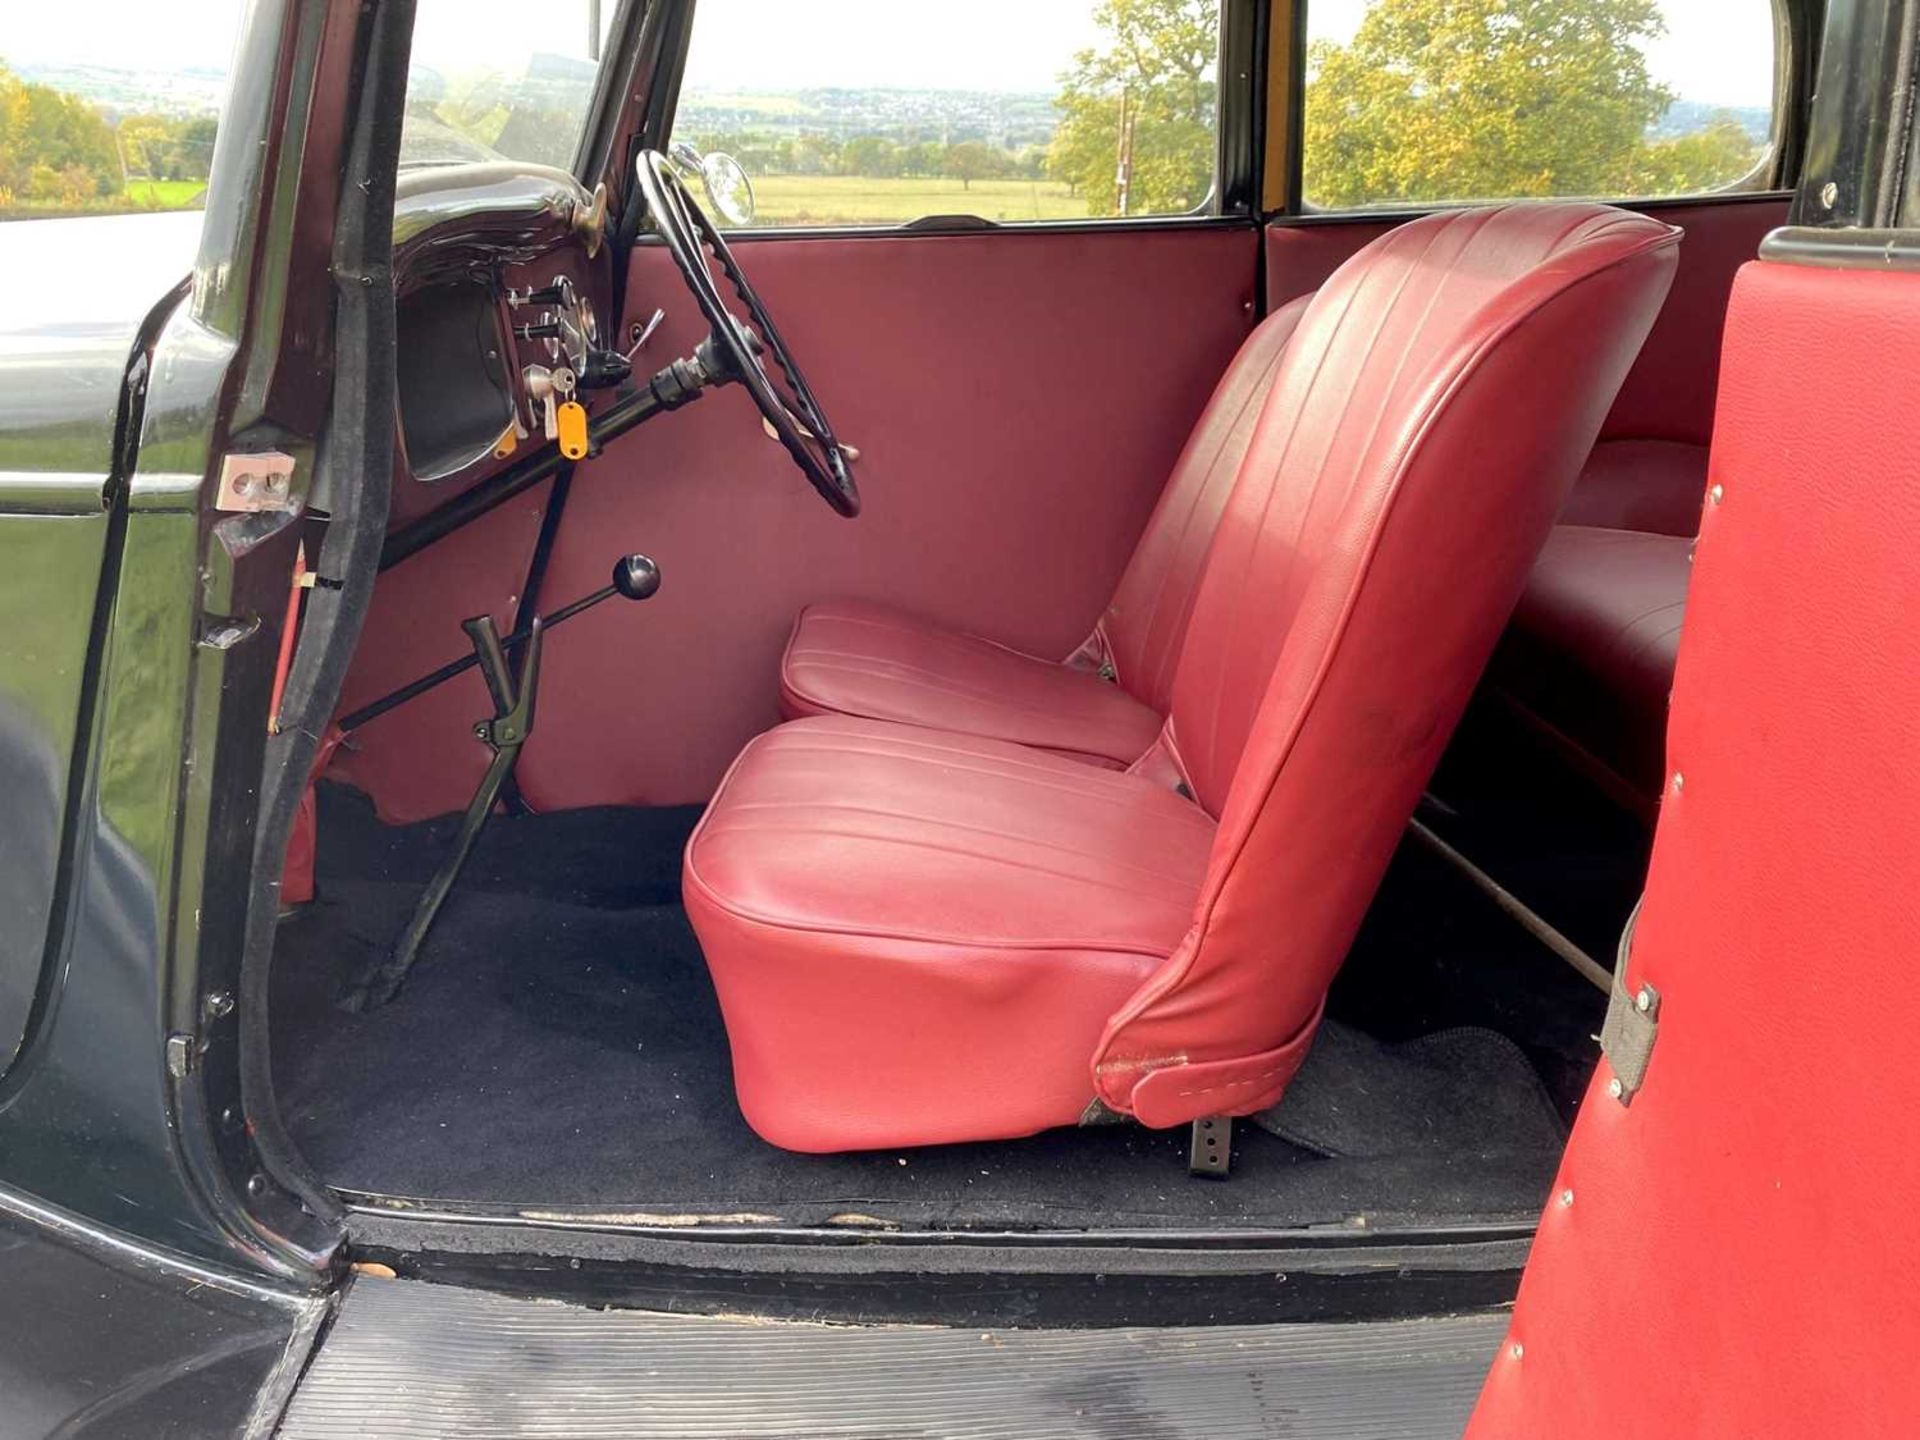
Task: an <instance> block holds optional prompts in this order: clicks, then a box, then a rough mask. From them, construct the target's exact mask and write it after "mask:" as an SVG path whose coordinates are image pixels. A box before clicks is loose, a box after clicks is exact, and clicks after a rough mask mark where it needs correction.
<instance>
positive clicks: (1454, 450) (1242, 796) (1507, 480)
mask: <svg viewBox="0 0 1920 1440" xmlns="http://www.w3.org/2000/svg"><path fill="white" fill-rule="evenodd" d="M1676 242H1677V234H1676V232H1673V231H1671V230H1670V229H1668V228H1667V227H1665V226H1661V225H1658V224H1656V223H1654V222H1652V221H1649V220H1646V219H1644V218H1641V217H1633V216H1628V215H1625V214H1622V213H1621V212H1618V211H1614V210H1608V209H1604V208H1602V207H1597V206H1539V207H1534V206H1525V207H1509V208H1506V209H1502V210H1498V211H1492V212H1488V211H1478V212H1463V213H1457V214H1452V215H1444V216H1435V217H1431V218H1429V219H1427V220H1423V221H1416V222H1414V223H1413V224H1411V225H1408V226H1406V227H1403V228H1402V229H1400V230H1398V231H1396V232H1394V234H1393V235H1391V236H1389V237H1388V238H1387V239H1386V240H1384V241H1383V242H1382V243H1381V246H1380V247H1379V248H1376V249H1374V250H1371V251H1369V252H1367V254H1366V255H1365V256H1364V257H1362V258H1361V259H1360V261H1359V262H1358V263H1356V264H1354V265H1351V266H1349V267H1347V268H1345V269H1343V270H1342V271H1341V272H1340V273H1339V274H1337V275H1336V276H1335V277H1334V278H1333V279H1332V280H1331V281H1329V282H1328V285H1327V286H1326V288H1325V289H1324V290H1323V291H1322V292H1321V293H1320V295H1319V296H1318V297H1317V299H1316V300H1315V301H1314V304H1313V306H1312V308H1311V309H1310V310H1309V311H1308V313H1307V315H1306V317H1305V318H1304V319H1303V320H1302V321H1301V324H1300V327H1299V330H1298V331H1297V333H1296V335H1295V337H1294V340H1293V343H1292V345H1291V346H1290V347H1289V349H1288V351H1287V355H1286V358H1285V359H1284V361H1283V362H1282V365H1281V369H1280V372H1279V376H1278V379H1277V382H1276V384H1275V387H1274V391H1273V395H1272V397H1271V399H1270V400H1269V401H1268V404H1267V408H1266V410H1265V411H1264V412H1263V414H1262V416H1261V419H1260V422H1259V426H1258V430H1257V433H1256V435H1255V437H1254V440H1253V444H1252V448H1251V450H1250V451H1249V454H1248V457H1247V461H1246V465H1245V468H1244V469H1243V472H1242V475H1241V479H1240V481H1239V482H1238V484H1237V485H1236V487H1235V489H1234V492H1233V495H1232V498H1231V499H1230V500H1229V502H1228V504H1227V506H1226V510H1225V513H1224V515H1223V517H1222V521H1221V525H1220V527H1219V531H1218V534H1217V536H1216V538H1215V541H1214V546H1213V549H1212V551H1211V553H1210V555H1209V557H1208V560H1207V566H1206V571H1205V574H1204V577H1203V578H1202V580H1201V582H1200V587H1199V593H1198V596H1197V599H1196V601H1195V605H1194V611H1193V618H1192V623H1191V625H1190V627H1189V630H1188V633H1187V640H1186V644H1185V646H1184V649H1183V651H1182V654H1181V659H1180V664H1179V670H1178V675H1177V678H1176V680H1175V684H1174V692H1173V710H1172V716H1171V719H1170V721H1169V725H1168V740H1169V748H1170V749H1171V751H1172V752H1173V754H1174V755H1175V756H1176V757H1177V762H1178V766H1179V768H1180V770H1181V771H1182V773H1183V774H1184V776H1185V777H1186V779H1187V781H1188V782H1189V784H1190V785H1191V788H1192V790H1193V792H1194V794H1195V796H1196V797H1197V799H1198V800H1199V802H1200V803H1201V804H1202V805H1203V806H1204V807H1205V808H1206V809H1207V810H1208V811H1209V812H1210V813H1212V814H1215V815H1217V816H1219V817H1220V819H1221V822H1222V823H1221V828H1220V832H1219V838H1218V839H1217V841H1216V843H1215V847H1214V852H1213V858H1212V862H1211V865H1210V868H1209V874H1208V878H1207V881H1206V885H1205V887H1204V890H1203V893H1202V896H1201V898H1200V902H1199V906H1198V910H1197V918H1196V922H1195V926H1194V929H1193V930H1192V932H1190V934H1189V935H1188V937H1187V939H1186V941H1185V942H1184V943H1183V944H1182V946H1181V947H1180V949H1179V950H1177V951H1176V952H1175V953H1174V955H1173V956H1172V957H1171V958H1170V959H1169V960H1168V961H1167V962H1166V963H1165V964H1164V965H1163V966H1162V967H1161V968H1160V970H1159V971H1157V972H1156V973H1155V975H1154V976H1153V977H1152V978H1150V979H1149V980H1148V982H1147V983H1146V984H1145V985H1144V986H1143V987H1142V989H1141V990H1140V991H1139V992H1138V993H1137V994H1136V995H1135V996H1134V998H1133V999H1132V1000H1131V1001H1130V1002H1129V1003H1128V1004H1127V1005H1126V1006H1124V1007H1123V1008H1122V1009H1121V1010H1120V1011H1119V1013H1118V1014H1117V1015H1116V1016H1115V1017H1114V1020H1113V1022H1112V1023H1111V1024H1110V1025H1109V1026H1108V1029H1107V1033H1106V1035H1105V1037H1104V1038H1103V1040H1102V1043H1101V1046H1100V1048H1099V1050H1098V1051H1097V1052H1096V1056H1095V1078H1096V1084H1097V1086H1098V1089H1099V1091H1100V1094H1101V1097H1102V1098H1103V1099H1104V1100H1105V1101H1106V1102H1107V1103H1108V1104H1109V1105H1112V1106H1113V1107H1114V1108H1116V1109H1122V1110H1129V1111H1132V1112H1133V1113H1135V1114H1137V1115H1138V1116H1140V1118H1141V1119H1142V1120H1144V1121H1146V1122H1147V1123H1149V1124H1158V1125H1165V1124H1172V1123H1178V1122H1180V1121H1182V1120H1186V1119H1192V1118H1195V1117H1197V1116H1199V1115H1205V1114H1209V1113H1222V1112H1223V1113H1239V1114H1244V1113H1248V1112H1250V1111H1252V1110H1255V1109H1260V1108H1263V1107H1264V1106H1266V1105H1268V1104H1271V1103H1272V1102H1273V1101H1274V1100H1275V1099H1277V1098H1278V1096H1279V1094H1280V1093H1281V1091H1282V1090H1284V1088H1285V1085H1286V1082H1287V1080H1288V1079H1290V1078H1291V1075H1292V1071H1293V1068H1294V1067H1295V1066H1297V1064H1298V1062H1299V1059H1300V1058H1302V1057H1303V1056H1304V1053H1305V1042H1306V1039H1307V1038H1308V1036H1309V1035H1310V1033H1311V1027H1312V1024H1313V1022H1314V1020H1315V1019H1316V1017H1317V1014H1318V1010H1319V1006H1320V1003H1321V1000H1322V997H1323V996H1324V994H1325V992H1326V988H1327V985H1328V983H1329V982H1330V981H1331V979H1332V976H1333V973H1334V971H1335V970H1336V969H1337V968H1338V966H1339V963H1340V961H1341V959H1342V958H1343V957H1344V955H1345V953H1346V949H1347V946H1348V945H1349V943H1350V942H1351V940H1352V937H1353V933H1354V931H1355V930H1356V929H1357V927H1358V925H1359V921H1360V918H1361V915H1362V914H1363V913H1364V911H1365V908H1366V906H1367V904H1368V902H1369V901H1370V899H1371V897H1372V895H1373V893H1374V890H1375V889H1376V888H1377V886H1378V883H1379V879H1380V876H1381V874H1382V872H1383V871H1384V870H1385V867H1386V863H1387V860H1388V858H1389V857H1390V856H1391V854H1392V852H1393V849H1394V846H1395V844H1396V843H1397V842H1398V840H1399V837H1400V835H1401V833H1402V831H1403V830H1404V828H1405V825H1406V820H1407V816H1408V815H1409V814H1410V813H1411V811H1412V809H1413V805H1414V802H1415V800H1416V799H1417V797H1418V795H1419V791H1420V788H1421V786H1422V785H1423V784H1424V783H1425V781H1426V779H1427V776H1428V775H1429V774H1430V772H1431V770H1432V768H1433V765H1434V763H1435V762H1436V761H1437V759H1438V757H1439V753H1440V750H1441V748H1442V746H1443V745H1444V743H1445V741H1446V739H1447V737H1448V735H1449V733H1450V732H1451V730H1452V728H1453V726H1454V723H1455V722H1456V720H1457V719H1458V716H1459V713H1460V711H1461V709H1462V708H1463V707H1464V705H1465V703H1466V699H1467V697H1468V695H1469V693H1470V692H1471V689H1472V687H1473V684H1474V682H1475V681H1476V680H1477V678H1478V676H1479V674H1480V671H1481V669H1482V668H1483V667H1484V664H1485V661H1486V658H1487V655H1488V653H1489V651H1490V650H1491V649H1492V646H1493V643H1494V641H1495V639H1496V638H1497V636H1498V634H1499V632H1500V628H1501V626H1502V625H1503V624H1504V623H1505V621H1506V619H1507V616H1508V614H1509V613H1510V612H1511V610H1512V608H1513V604H1514V602H1515V600H1516V599H1517V597H1518V595H1519V593H1520V590H1521V587H1522V585H1523V584H1524V582H1525V578H1526V575H1527V571H1528V568H1529V566H1530V565H1531V564H1532V561H1533V558H1534V556H1535V555H1536V554H1537V553H1538V551H1539V549H1540V546H1541V544H1542V542H1543V541H1544V539H1545V537H1546V534H1547V531H1548V528H1549V527H1550V525H1551V524H1552V522H1553V517H1554V515H1555V514H1556V513H1557V511H1558V510H1559V508H1560V505H1561V503H1562V501H1563V500H1564V499H1565V495H1566V491H1567V489H1568V487H1569V486H1570V485H1571V484H1572V481H1573V478H1574V475H1575V473H1576V472H1577V471H1578V469H1579V466H1580V463H1581V461H1582V460H1583V459H1584V458H1585V456H1586V455H1587V453H1588V451H1589V450H1590V449H1591V448H1592V445H1593V441H1594V437H1595V435H1596V434H1597V433H1598V431H1599V429H1600V425H1601V422H1602V420H1603V419H1604V417H1605V415H1606V412H1607V409H1608V407H1609V405H1611V403H1612V401H1613V397H1614V394H1615V392H1616V391H1617V389H1618V387H1619V384H1620V381H1621V378H1622V377H1623V376H1624V375H1625V373H1626V371H1627V368H1628V367H1629V366H1630V365H1631V364H1632V362H1633V359H1634V356H1635V355H1636V354H1637V353H1638V350H1639V348H1640V345H1641V342H1642V340H1643V339H1644V338H1645V335H1646V333H1647V329H1648V327H1649V326H1650V325H1651V324H1652V322H1653V318H1654V316H1655V314H1656V313H1657V312H1658V310H1659V307H1660V304H1661V301H1662V300H1663V298H1664V296H1665V294H1666V290H1667V286H1668V284H1669V283H1670V281H1671V278H1672V274H1673V268H1674V258H1675V248H1676Z"/></svg>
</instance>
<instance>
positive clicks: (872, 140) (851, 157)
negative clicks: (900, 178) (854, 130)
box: [840, 135, 900, 180]
mask: <svg viewBox="0 0 1920 1440" xmlns="http://www.w3.org/2000/svg"><path fill="white" fill-rule="evenodd" d="M840 170H841V173H842V174H845V175H864V176H866V177H867V178H869V179H876V180H891V179H892V178H893V177H895V176H896V175H898V174H899V173H900V147H899V146H897V145H895V144H894V143H893V141H891V140H889V139H887V138H886V136H884V135H856V136H854V138H853V139H851V140H849V141H847V143H846V144H845V145H844V146H843V147H842V148H841V151H840Z"/></svg>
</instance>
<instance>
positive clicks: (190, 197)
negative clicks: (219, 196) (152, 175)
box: [127, 180, 207, 210]
mask: <svg viewBox="0 0 1920 1440" xmlns="http://www.w3.org/2000/svg"><path fill="white" fill-rule="evenodd" d="M206 188H207V182H206V181H204V180H129V181H128V182H127V199H129V200H131V201H132V202H133V203H134V204H135V205H137V206H140V207H141V208H143V209H152V210H184V209H186V208H187V206H189V205H191V204H192V203H193V202H194V201H195V200H198V199H199V198H200V192H201V191H202V190H205V189H206Z"/></svg>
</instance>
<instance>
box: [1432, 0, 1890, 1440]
mask: <svg viewBox="0 0 1920 1440" xmlns="http://www.w3.org/2000/svg"><path fill="white" fill-rule="evenodd" d="M1834 15H1835V27H1834V29H1833V31H1832V32H1831V33H1830V35H1829V41H1828V45H1827V50H1826V54H1825V57H1824V61H1823V73H1822V75H1821V80H1820V86H1819V95H1820V101H1819V104H1820V107H1821V109H1820V112H1819V113H1818V114H1817V115H1816V117H1815V127H1814V133H1813V137H1812V145H1811V149H1810V166H1809V172H1808V175H1809V178H1808V179H1807V180H1806V182H1805V185H1804V187H1803V190H1802V193H1801V197H1800V199H1799V201H1798V204H1797V207H1796V211H1795V214H1794V217H1793V218H1794V222H1795V223H1794V224H1792V225H1790V226H1789V227H1788V228H1786V229H1783V230H1780V231H1778V232H1776V233H1775V234H1774V235H1773V236H1772V237H1770V238H1769V240H1768V241H1767V243H1766V245H1765V247H1764V248H1763V251H1762V258H1761V259H1760V260H1759V261H1758V262H1755V263H1753V264H1750V265H1748V266H1747V267H1746V269H1745V270H1744V271H1743V272H1742V273H1741V275H1740V277H1739V280H1738V282H1737V284H1736V286H1735V289H1734V296H1733V305H1732V309H1731V312H1730V314H1729V317H1728V325H1727V341H1726V354H1725V357H1724V362H1723V369H1722V377H1721V384H1720V401H1719V414H1718V421H1717V428H1716V433H1715V437H1714V447H1713V457H1712V469H1711V476H1710V489H1709V494H1708V504H1707V509H1706V516H1705V521H1704V525H1703V529H1702V531H1701V535H1700V541H1699V546H1698V551H1697V555H1696V563H1695V575H1694V581H1693V588H1692V598H1691V599H1690V601H1689V610H1688V614H1687V621H1686V630H1685V633H1684V636H1683V639H1682V641H1681V648H1680V661H1679V671H1678V676H1677V680H1676V683H1675V688H1674V693H1673V710H1672V719H1671V724H1670V728H1669V732H1668V746H1667V753H1668V767H1667V782H1666V791H1665V797H1664V800H1663V808H1662V811H1661V815H1660V822H1659V830H1658V834H1657V837H1656V840H1655V844H1654V853H1653V866H1652V873H1651V877H1650V879H1649V881H1648V887H1647V892H1646V898H1645V901H1644V904H1643V907H1642V910H1641V913H1640V915H1639V919H1638V923H1637V925H1636V926H1635V927H1634V929H1633V931H1632V934H1631V937H1630V940H1629V942H1628V944H1627V945H1626V946H1624V947H1623V957H1622V964H1623V970H1622V973H1621V975H1620V977H1619V979H1618V981H1617V982H1616V993H1615V996H1614V1003H1613V1009H1612V1012H1611V1014H1610V1017H1609V1023H1608V1027H1607V1033H1606V1036H1605V1041H1606V1046H1607V1051H1608V1059H1607V1061H1606V1062H1605V1063H1603V1064H1602V1065H1601V1067H1600V1069H1599V1072H1598V1074H1597V1075H1596V1077H1595V1079H1594V1082H1593V1089H1592V1091H1591V1093H1590V1095H1589V1096H1588V1099H1587V1101H1586V1104H1585V1106H1584V1107H1583V1109H1582V1112H1581V1115H1580V1119H1579V1123H1578V1124H1577V1126H1576V1128H1575V1130H1574V1133H1573V1138H1572V1142H1571V1144H1570V1146H1569V1148H1568V1151H1567V1155H1566V1158H1565V1162H1564V1164H1563V1167H1562V1169H1561V1172H1560V1175H1559V1178H1558V1181H1557V1182H1556V1184H1555V1186H1554V1189H1553V1193H1552V1197H1551V1198H1550V1199H1549V1201H1548V1204H1547V1210H1546V1214H1545V1216H1544V1218H1543V1219H1542V1221H1541V1225H1540V1232H1539V1239H1538V1241H1537V1243H1536V1245H1535V1248H1534V1251H1533V1256H1532V1260H1531V1263H1530V1265H1529V1266H1528V1269H1527V1273H1526V1278H1525V1280H1524V1282H1523V1284H1522V1288H1521V1293H1520V1299H1519V1304H1518V1308H1517V1311H1516V1313H1515V1316H1514V1320H1513V1325H1512V1328H1511V1331H1510V1333H1509V1335H1508V1337H1507V1341H1506V1343H1505V1344H1504V1345H1503V1346H1502V1347H1501V1350H1500V1352H1499V1354H1498V1357H1497V1358H1496V1360H1495V1362H1494V1366H1493V1370H1492V1373H1491V1375H1490V1377H1489V1379H1488V1381H1487V1385H1486V1388H1485V1391H1484V1393H1483V1395H1482V1398H1481V1401H1480V1405H1479V1409H1478V1411H1477V1413H1476V1416H1475V1418H1474V1421H1473V1424H1472V1427H1471V1429H1470V1430H1469V1432H1468V1433H1469V1436H1470V1437H1471V1440H1508V1437H1522V1436H1527V1437H1533V1436H1542V1435H1553V1436H1558V1437H1563V1440H1589V1437H1594V1440H1597V1437H1601V1436H1605V1437H1607V1440H1623V1437H1629V1436H1682V1435H1688V1436H1693V1435H1699V1436H1735V1435H1737V1436H1742V1437H1749V1440H1765V1437H1774V1436H1780V1437H1784V1436H1805V1435H1814V1434H1834V1435H1848V1436H1868V1435H1896V1434H1900V1435H1910V1434H1912V1433H1913V1426H1914V1423H1915V1416H1916V1415H1920V1382H1917V1381H1916V1379H1915V1376H1914V1370H1913V1365H1912V1354H1913V1351H1914V1347H1915V1344H1916V1342H1920V1306H1916V1304H1915V1302H1914V1291H1915V1285H1916V1282H1920V1247H1916V1245H1915V1244H1914V1242H1913V1240H1912V1237H1911V1234H1910V1232H1909V1230H1908V1227H1907V1225H1906V1223H1905V1220H1904V1217H1903V1216H1902V1215H1901V1214H1900V1211H1901V1209H1902V1208H1903V1204H1904V1202H1905V1201H1907V1200H1909V1199H1911V1197H1913V1196H1914V1195H1915V1194H1916V1193H1920V1151H1916V1149H1915V1146H1914V1143H1913V1121H1914V1117H1915V1111H1916V1105H1917V1103H1920V1078H1917V1073H1920V1072H1916V1068H1915V1065H1914V1061H1913V1039H1912V1037H1913V1033H1914V1027H1915V1025H1916V1023H1920V969H1916V967H1915V965H1914V964H1913V959H1914V936H1915V933H1916V927H1915V920H1916V909H1917V908H1920V884H1916V880H1920V870H1917V867H1916V860H1915V857H1916V855H1920V818H1917V817H1920V779H1916V771H1915V768H1914V764H1913V759H1914V756H1915V755H1916V754H1917V753H1920V707H1917V706H1916V699H1920V696H1916V687H1917V686H1920V666H1916V664H1915V646H1914V623H1913V617H1914V616H1915V614H1916V613H1920V555H1916V552H1915V549H1914V545H1913V534H1914V530H1915V526H1916V523H1920V410H1916V408H1915V406H1914V404H1913V384H1914V378H1913V377H1914V376H1915V374H1916V373H1920V273H1917V272H1920V232H1917V231H1916V230H1915V229H1914V228H1913V227H1915V226H1920V207H1917V206H1916V201H1915V197H1914V195H1913V192H1912V191H1911V189H1905V190H1904V193H1903V187H1902V184H1901V182H1900V181H1899V180H1898V179H1897V178H1895V177H1898V176H1899V175H1900V174H1901V169H1900V164H1899V160H1900V157H1903V156H1908V155H1910V154H1911V153H1912V144H1913V134H1912V118H1911V117H1910V116H1909V115H1907V114H1906V113H1905V107H1904V102H1901V103H1900V105H1899V106H1898V110H1899V113H1898V115H1897V116H1896V117H1895V118H1893V119H1891V120H1889V119H1888V118H1887V117H1888V116H1889V115H1890V114H1891V113H1892V112H1894V110H1895V108H1896V102H1895V101H1894V99H1892V98H1891V97H1894V96H1900V95H1904V94H1905V93H1907V90H1908V88H1909V87H1910V85H1911V83H1912V78H1913V77H1912V75H1911V74H1901V73H1897V72H1898V71H1899V70H1900V69H1902V68H1904V67H1905V66H1907V65H1910V64H1911V63H1912V62H1911V60H1909V59H1906V58H1904V57H1905V56H1906V55H1907V53H1908V52H1907V51H1906V50H1905V48H1904V47H1903V43H1900V42H1902V40H1903V37H1904V38H1905V40H1907V41H1910V38H1911V36H1912V34H1913V29H1914V24H1915V20H1916V11H1915V7H1914V6H1913V5H1912V4H1909V3H1902V0H1875V3H1862V4H1859V5H1850V6H1841V7H1836V9H1835V11H1834ZM1896 56H1900V57H1902V58H1895V57H1896Z"/></svg>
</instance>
